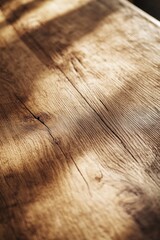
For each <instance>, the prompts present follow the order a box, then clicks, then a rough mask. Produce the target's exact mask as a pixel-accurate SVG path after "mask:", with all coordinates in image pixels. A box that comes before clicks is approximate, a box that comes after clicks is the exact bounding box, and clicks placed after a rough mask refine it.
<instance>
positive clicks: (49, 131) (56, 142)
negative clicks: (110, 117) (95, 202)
mask: <svg viewBox="0 0 160 240" xmlns="http://www.w3.org/2000/svg"><path fill="white" fill-rule="evenodd" d="M15 97H16V98H17V99H18V101H19V102H20V103H21V104H22V105H23V106H24V108H25V109H26V110H27V111H28V112H29V113H30V114H31V115H32V116H33V117H34V118H35V119H36V120H37V121H39V122H40V123H41V124H43V125H44V126H45V127H46V128H47V131H48V133H49V135H50V137H51V138H52V140H53V142H54V143H55V144H56V145H57V146H58V148H59V149H60V151H61V152H62V154H63V156H64V157H65V158H66V155H65V152H64V151H63V149H62V147H61V146H60V144H59V142H58V141H57V139H56V138H54V136H53V135H52V133H51V130H50V128H49V127H48V126H47V125H46V124H45V122H43V121H42V120H41V119H40V117H37V116H36V115H35V114H34V113H33V112H32V111H31V110H30V109H29V108H28V107H27V106H26V105H25V104H24V103H23V102H22V101H21V99H20V98H19V97H18V96H17V95H15ZM70 158H71V160H72V163H73V164H74V165H75V167H76V169H77V171H78V172H79V174H80V175H81V177H82V179H83V181H84V182H85V184H86V186H87V189H88V192H89V195H90V196H92V194H91V190H90V187H89V183H88V182H87V180H86V178H85V177H84V175H83V173H82V172H81V170H80V168H79V167H78V165H77V163H76V162H75V160H74V159H73V158H72V156H71V155H70Z"/></svg>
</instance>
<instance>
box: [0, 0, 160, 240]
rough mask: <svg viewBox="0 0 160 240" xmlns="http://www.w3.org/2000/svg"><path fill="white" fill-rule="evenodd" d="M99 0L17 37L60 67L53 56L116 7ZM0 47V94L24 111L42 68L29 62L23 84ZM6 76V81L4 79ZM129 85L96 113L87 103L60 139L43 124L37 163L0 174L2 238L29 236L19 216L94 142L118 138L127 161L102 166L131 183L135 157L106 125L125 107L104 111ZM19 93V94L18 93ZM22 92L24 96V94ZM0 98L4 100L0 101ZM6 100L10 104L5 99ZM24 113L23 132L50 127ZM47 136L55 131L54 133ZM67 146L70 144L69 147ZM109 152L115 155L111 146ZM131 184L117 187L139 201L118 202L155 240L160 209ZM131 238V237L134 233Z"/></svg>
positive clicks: (52, 65) (47, 62) (16, 14)
mask: <svg viewBox="0 0 160 240" xmlns="http://www.w3.org/2000/svg"><path fill="white" fill-rule="evenodd" d="M101 3H102V5H99V3H98V1H91V2H89V3H88V4H86V5H84V6H82V7H81V8H79V9H76V10H74V11H71V12H69V13H67V14H65V15H63V16H60V17H58V18H56V19H53V20H50V21H48V22H46V23H45V24H44V25H42V26H41V27H40V28H37V29H35V30H31V31H29V32H28V33H25V34H23V35H21V36H20V38H21V39H22V41H23V42H24V43H25V44H26V45H27V47H29V48H30V49H31V51H33V52H34V54H35V55H36V57H38V59H39V60H40V61H41V62H42V63H43V64H45V66H47V68H53V69H59V67H60V66H59V64H58V61H57V60H56V57H57V56H58V55H60V56H61V55H63V54H64V51H66V50H67V49H68V47H69V46H71V45H72V44H74V43H75V42H76V41H78V40H79V39H80V38H82V37H84V36H85V35H87V34H89V33H90V32H92V31H94V30H95V28H96V27H98V26H99V24H100V23H101V21H102V19H103V18H104V17H106V16H109V15H110V14H111V13H113V11H116V8H115V9H114V8H113V9H112V10H111V9H109V8H108V6H107V5H106V4H105V1H101ZM33 4H34V3H32V2H31V3H30V5H29V6H27V8H30V7H31V8H32V7H33V6H34V5H33ZM23 9H26V6H25V8H23V7H22V8H21V7H20V8H19V9H18V10H16V11H17V12H16V11H15V12H14V13H13V15H10V17H9V18H8V19H7V20H8V22H10V23H13V22H15V21H16V20H18V18H20V17H21V16H22V15H23V13H24V12H25V11H26V10H23ZM11 16H12V17H11ZM53 36H54V37H53ZM37 39H38V40H37ZM40 43H41V44H40ZM15 44H16V42H13V43H11V44H10V45H9V46H8V49H10V50H11V49H12V50H13V48H14V49H15V50H16V48H15ZM37 46H38V48H37ZM18 48H19V46H17V50H18ZM1 50H2V51H3V58H2V59H4V61H2V63H1V75H2V80H1V82H2V85H3V86H4V89H3V90H5V91H3V92H1V96H2V95H4V94H5V96H7V97H8V98H9V99H10V101H14V102H16V103H17V105H20V108H22V109H23V110H25V111H27V110H26V109H25V105H26V106H27V102H28V99H27V95H28V96H29V95H30V94H32V91H34V88H33V86H32V83H33V81H36V78H37V79H38V77H37V76H36V74H37V75H38V74H39V72H41V71H42V70H41V69H38V66H36V65H34V64H33V65H32V64H31V66H30V67H31V70H32V71H33V72H34V73H35V79H34V78H33V77H32V78H31V79H30V80H29V81H27V82H25V84H24V83H23V81H24V79H20V78H17V79H16V77H15V76H14V73H13V72H12V71H11V72H9V71H10V70H8V69H7V70H6V68H5V66H6V64H7V62H8V60H9V57H8V58H7V57H5V55H6V53H7V51H8V50H7V51H6V49H1ZM15 50H14V51H12V54H13V55H12V57H13V58H14V57H15V58H17V55H16V51H15ZM22 53H23V52H22ZM19 54H21V52H19ZM25 54H26V55H25ZM26 56H27V53H24V56H23V57H24V59H25V57H26ZM6 58H7V59H6ZM64 62H65V63H66V68H67V67H68V66H67V60H65V58H64ZM16 64H17V65H16ZM16 64H15V66H14V67H15V68H16V66H18V62H17V63H16ZM25 66H26V65H25V64H24V68H23V69H21V71H25ZM38 71H39V72H38ZM17 74H18V73H17ZM134 74H135V73H134ZM8 75H9V79H8V78H7V76H8ZM19 76H20V75H19ZM19 79H20V80H19ZM7 81H8V83H7V84H8V87H10V85H12V87H13V95H12V93H11V95H12V96H10V95H8V87H6V86H7V84H6V82H7ZM3 83H4V84H3ZM131 85H132V86H127V85H124V89H121V91H119V92H118V93H117V94H116V95H114V96H113V97H112V98H111V99H110V100H109V101H107V104H106V103H105V104H104V105H102V106H101V109H99V111H97V112H95V111H94V110H93V109H90V108H89V107H88V109H89V111H90V112H88V114H87V115H86V116H83V115H82V116H81V118H80V119H78V120H77V121H76V122H75V126H74V128H73V129H70V130H72V131H71V132H72V134H70V135H66V136H65V135H63V136H62V137H61V138H60V137H58V136H54V135H53V136H52V137H53V139H52V137H51V136H50V135H49V134H48V132H47V129H46V127H45V126H43V128H44V129H43V130H42V129H40V130H39V132H40V134H42V132H43V134H42V135H43V136H44V138H47V140H46V142H47V143H46V149H45V151H41V154H40V156H38V157H37V159H36V161H37V162H36V163H34V164H33V166H32V168H31V167H28V166H27V165H25V163H24V164H23V166H22V168H20V169H17V170H14V171H12V170H11V171H10V172H9V171H8V172H6V173H3V174H2V175H3V176H2V177H1V180H0V201H1V202H0V206H1V207H0V222H1V223H2V224H4V225H6V229H5V233H4V236H5V239H12V235H13V234H14V236H13V238H15V239H18V238H19V239H28V238H27V235H25V233H24V232H25V231H24V226H23V224H22V222H23V221H22V217H23V218H25V214H26V208H27V206H28V205H29V204H32V203H34V202H35V201H38V200H39V197H40V196H41V194H42V192H43V190H44V189H45V186H46V185H48V184H50V183H52V184H53V186H54V183H56V184H57V183H58V181H62V179H63V177H64V178H65V174H64V172H65V171H66V169H67V166H69V165H74V164H75V163H74V162H73V159H75V161H76V158H77V157H78V156H83V154H84V152H85V151H88V150H90V149H93V148H94V147H95V146H98V145H99V146H100V145H101V144H102V142H103V144H105V145H106V148H107V144H109V143H110V142H114V141H116V142H117V144H118V145H121V148H122V150H123V151H124V152H126V159H123V161H122V159H121V158H120V159H118V158H117V159H116V161H117V162H121V166H120V165H118V166H117V164H116V163H115V165H114V161H113V159H110V160H108V159H105V161H104V162H103V161H100V164H101V165H102V168H103V167H104V168H105V167H106V168H108V169H109V170H111V171H112V168H113V171H115V169H116V166H117V169H116V171H117V172H121V173H120V175H121V179H122V180H125V181H129V176H128V175H127V178H126V177H125V172H126V171H127V169H128V164H129V163H132V162H133V161H134V157H133V156H132V155H131V153H129V152H128V151H127V149H125V148H126V145H125V144H126V143H123V144H122V142H121V140H120V139H119V138H118V137H116V136H115V135H114V134H113V133H112V131H111V130H110V129H109V127H108V126H107V122H108V119H112V118H114V121H115V122H116V124H118V121H119V120H120V119H121V117H122V116H123V111H122V110H123V109H121V111H119V109H118V110H116V108H115V109H113V110H112V111H109V112H108V111H107V108H108V107H109V105H113V104H114V102H116V101H118V102H120V103H121V100H123V98H124V97H123V96H124V92H125V91H126V89H127V88H129V87H130V88H131V89H132V90H131V91H130V94H131V95H132V91H133V92H134V90H135V88H137V82H134V83H133V84H131ZM1 91H2V90H1ZM20 91H21V92H22V93H21V94H17V93H18V92H20ZM23 93H24V94H25V96H24V94H23ZM15 94H16V95H18V98H19V99H20V101H19V100H18V99H16V97H15ZM19 95H20V96H19ZM1 101H2V104H3V100H2V99H1ZM4 101H5V97H4ZM8 104H10V103H9V102H8ZM107 105H108V106H107ZM127 107H128V108H129V106H127V105H126V108H127ZM17 109H18V107H17ZM13 112H15V108H14V109H12V108H11V109H10V111H9V112H7V114H6V115H5V114H4V116H3V121H4V122H5V121H6V122H9V119H10V117H11V116H12V114H13ZM111 113H112V114H111ZM26 115H27V116H30V117H31V118H33V119H34V121H33V122H32V123H31V125H30V127H28V122H27V129H26V131H25V134H28V135H30V134H31V133H33V132H34V131H35V129H36V130H37V128H39V127H40V126H41V125H43V124H42V123H40V121H39V120H41V121H42V122H43V121H44V122H45V124H47V126H50V125H49V120H46V117H45V116H44V115H43V113H41V114H39V115H38V116H37V115H36V116H37V118H38V117H39V120H38V119H35V118H34V116H31V113H29V112H27V114H26ZM115 116H116V119H115ZM40 128H41V127H40ZM84 129H85V131H84ZM102 130H103V131H102ZM51 134H53V133H52V131H51ZM23 137H24V136H20V137H19V136H18V137H17V139H16V136H15V140H17V141H19V142H21V141H23ZM80 137H81V139H82V142H83V144H84V145H83V151H82V149H81V148H79V146H78V141H77V143H75V139H79V138H80ZM64 143H65V144H64ZM71 146H74V147H73V148H72V147H71ZM62 149H63V151H62ZM28 152H29V150H28ZM46 152H49V154H46ZM112 153H113V155H114V149H113V152H112ZM104 154H106V153H104ZM76 163H77V165H78V161H76ZM103 164H104V165H103ZM138 165H139V164H138V163H137V166H138ZM120 168H121V169H120ZM134 171H135V170H134ZM77 174H78V169H77ZM98 181H100V180H98ZM102 181H103V180H102ZM84 184H86V183H84ZM129 185H130V188H131V187H133V189H134V190H135V192H133V191H134V190H133V189H132V190H130V189H129V187H128V184H127V186H126V185H125V184H124V185H123V186H122V188H121V187H120V189H119V194H120V192H123V195H124V196H125V197H126V196H127V194H128V193H129V192H131V194H133V195H134V196H138V197H137V198H138V201H135V202H133V203H131V206H128V205H127V203H126V202H125V201H124V198H123V200H122V201H121V202H120V205H121V206H122V208H124V209H125V212H126V213H127V214H128V215H131V217H132V218H133V220H134V221H135V222H136V224H137V225H138V226H139V228H140V231H141V232H142V233H141V234H142V235H143V236H145V239H146V240H150V239H151V237H153V239H154V240H157V239H158V238H157V236H158V234H159V224H160V219H159V216H160V214H159V213H160V210H159V208H158V207H157V206H158V204H156V207H155V209H156V211H155V209H154V210H153V209H152V206H151V205H152V204H153V202H154V200H153V199H150V198H149V197H148V195H147V193H146V192H143V190H141V187H138V186H137V185H136V182H135V181H134V180H133V178H132V176H131V178H130V181H129ZM116 187H117V186H116ZM55 188H56V187H55ZM126 189H127V190H126ZM52 191H53V192H54V191H55V189H54V187H53V188H52ZM124 192H126V195H125V194H124ZM141 199H143V200H145V201H143V203H144V208H142V209H139V208H138V203H139V201H141ZM149 203H150V205H149ZM146 209H147V210H146ZM142 210H143V211H142ZM18 211H19V212H21V214H20V215H21V216H20V217H19V215H17V216H16V213H17V212H18ZM151 218H152V220H153V222H154V227H153V228H152V229H150V226H153V225H152V223H151ZM77 224H78V220H77ZM8 226H9V227H10V229H8ZM32 231H33V232H34V231H35V229H32ZM127 231H128V230H127ZM119 234H120V233H119ZM133 234H134V233H133ZM132 236H133V235H132ZM143 236H142V237H143ZM124 239H125V238H124ZM126 239H127V238H126ZM129 239H131V238H129ZM132 239H134V237H133V238H132Z"/></svg>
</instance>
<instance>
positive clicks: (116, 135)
mask: <svg viewBox="0 0 160 240" xmlns="http://www.w3.org/2000/svg"><path fill="white" fill-rule="evenodd" d="M58 69H59V70H60V71H61V72H62V73H63V75H64V76H65V77H66V79H67V80H68V81H69V82H70V84H71V85H72V86H73V87H74V89H75V90H76V91H77V92H78V93H79V94H80V95H81V97H82V98H83V99H84V100H85V102H86V103H87V104H88V106H89V107H90V108H91V109H92V110H93V111H94V112H95V113H96V115H97V116H98V117H99V119H100V120H101V122H103V124H104V125H105V126H106V127H107V128H108V129H109V130H110V131H111V132H112V134H113V135H114V136H115V137H116V138H117V139H118V140H119V142H120V143H121V144H122V146H123V147H124V149H125V150H126V151H127V152H128V153H129V155H130V156H131V157H132V158H133V159H134V160H135V161H136V162H137V159H136V158H135V157H134V155H133V154H132V152H131V151H130V150H129V149H128V148H127V146H126V144H125V143H124V142H123V140H122V139H121V138H120V137H119V136H118V134H116V133H115V132H114V131H113V129H112V128H111V127H110V126H109V125H108V124H107V123H106V121H105V120H104V119H103V117H101V115H100V114H99V113H98V112H97V111H96V110H95V109H94V108H93V107H92V105H91V104H90V103H89V102H88V100H87V99H86V98H85V96H84V95H83V94H82V93H81V92H80V91H79V90H78V88H77V87H76V86H75V85H74V84H73V82H72V80H70V78H69V77H68V76H67V75H66V74H65V72H64V71H63V70H62V69H61V68H60V67H58ZM103 105H104V104H103ZM99 123H100V122H99ZM100 125H101V127H102V128H103V129H104V130H105V132H106V128H104V126H103V125H102V124H101V123H100Z"/></svg>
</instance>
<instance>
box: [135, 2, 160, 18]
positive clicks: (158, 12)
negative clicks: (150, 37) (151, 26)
mask: <svg viewBox="0 0 160 240" xmlns="http://www.w3.org/2000/svg"><path fill="white" fill-rule="evenodd" d="M133 3H134V4H135V5H137V6H138V7H139V8H141V9H143V10H144V11H145V12H147V13H149V14H150V15H152V16H153V17H155V18H157V19H158V20H160V0H133Z"/></svg>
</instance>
